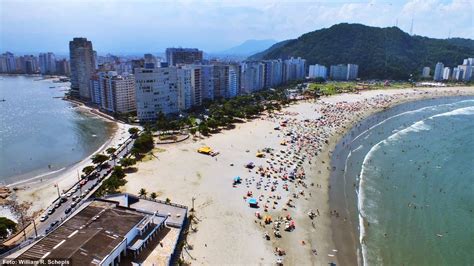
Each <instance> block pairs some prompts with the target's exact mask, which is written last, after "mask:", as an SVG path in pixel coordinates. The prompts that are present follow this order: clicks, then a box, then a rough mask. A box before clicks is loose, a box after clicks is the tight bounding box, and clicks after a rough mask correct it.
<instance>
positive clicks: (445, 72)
mask: <svg viewBox="0 0 474 266" xmlns="http://www.w3.org/2000/svg"><path fill="white" fill-rule="evenodd" d="M450 77H451V68H449V67H445V68H444V70H443V80H448V79H449V78H450Z"/></svg>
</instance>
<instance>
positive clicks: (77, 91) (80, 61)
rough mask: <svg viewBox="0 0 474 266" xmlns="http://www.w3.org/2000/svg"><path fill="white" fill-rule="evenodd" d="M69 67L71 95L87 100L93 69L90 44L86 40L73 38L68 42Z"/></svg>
mask: <svg viewBox="0 0 474 266" xmlns="http://www.w3.org/2000/svg"><path fill="white" fill-rule="evenodd" d="M69 56H70V65H71V94H72V95H73V96H74V97H79V98H82V99H84V100H89V99H90V98H91V97H90V91H89V84H90V79H91V76H92V74H93V73H94V69H95V62H94V51H93V49H92V42H90V41H88V40H87V39H86V38H74V39H73V40H72V41H70V42H69Z"/></svg>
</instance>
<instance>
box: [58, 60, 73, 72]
mask: <svg viewBox="0 0 474 266" xmlns="http://www.w3.org/2000/svg"><path fill="white" fill-rule="evenodd" d="M56 72H57V73H58V74H59V75H63V76H70V75H71V67H70V66H69V61H67V59H62V60H58V61H56Z"/></svg>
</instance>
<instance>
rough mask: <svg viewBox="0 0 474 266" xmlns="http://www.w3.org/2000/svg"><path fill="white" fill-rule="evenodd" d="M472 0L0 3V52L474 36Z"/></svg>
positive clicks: (124, 50)
mask: <svg viewBox="0 0 474 266" xmlns="http://www.w3.org/2000/svg"><path fill="white" fill-rule="evenodd" d="M473 14H474V0H409V1H398V0H393V1H377V0H372V1H362V0H361V1H356V0H355V1H347V0H346V1H342V0H340V1H339V0H334V1H329V0H326V1H318V0H315V1H298V0H295V1H290V0H282V1H277V0H221V1H218V0H199V1H198V0H175V1H171V0H134V1H132V0H82V1H79V0H63V1H60V0H0V52H5V51H12V52H15V53H38V52H48V51H51V52H55V53H59V54H61V53H63V54H68V49H69V48H68V43H69V41H70V40H71V39H72V38H73V37H86V38H88V39H89V40H91V41H92V43H93V47H94V50H96V51H97V52H98V53H99V54H106V53H116V54H134V53H136V54H139V53H145V52H151V53H157V52H162V51H164V50H165V49H166V48H167V47H197V48H200V49H202V50H204V51H205V52H218V51H222V50H226V49H228V48H230V47H233V46H236V45H238V44H240V43H242V42H244V41H245V40H248V39H274V40H277V41H282V40H286V39H292V38H297V37H299V36H300V35H302V34H304V33H306V32H310V31H314V30H318V29H322V28H327V27H330V26H332V25H334V24H338V23H342V22H348V23H361V24H365V25H369V26H377V27H391V26H395V25H398V27H399V28H400V29H402V30H404V31H406V32H410V25H411V22H412V19H413V33H414V34H416V35H422V36H428V37H434V38H447V37H448V36H451V37H463V38H470V39H474V19H473V16H474V15H473Z"/></svg>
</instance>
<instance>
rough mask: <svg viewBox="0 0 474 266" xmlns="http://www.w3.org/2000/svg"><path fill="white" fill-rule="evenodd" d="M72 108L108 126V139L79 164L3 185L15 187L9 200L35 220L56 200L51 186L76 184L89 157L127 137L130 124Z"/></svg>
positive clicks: (89, 163)
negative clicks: (24, 208) (21, 206)
mask: <svg viewBox="0 0 474 266" xmlns="http://www.w3.org/2000/svg"><path fill="white" fill-rule="evenodd" d="M73 108H75V109H77V110H78V111H79V112H81V113H82V114H83V115H87V116H93V117H96V118H99V119H102V120H104V121H106V122H107V123H110V125H109V127H110V132H109V137H108V138H107V140H106V141H105V142H104V143H103V144H102V145H101V146H100V147H99V148H98V149H97V150H95V151H93V152H92V153H91V154H89V155H87V156H86V157H84V158H83V159H82V160H80V161H77V162H75V163H72V164H70V165H68V166H65V167H63V168H62V169H60V170H56V171H53V172H46V173H42V174H39V175H36V176H34V177H31V178H28V179H26V180H21V181H18V182H15V183H13V184H7V185H6V186H7V187H9V188H12V189H13V188H16V189H15V190H16V191H14V192H13V193H12V194H11V195H10V197H9V199H11V200H13V201H14V202H16V203H17V204H23V203H26V204H27V205H29V208H28V214H29V215H30V216H33V217H35V216H36V215H37V214H38V213H41V212H42V211H43V210H45V209H46V208H47V207H48V206H49V205H50V204H51V203H52V202H53V201H54V200H55V199H56V198H57V189H56V188H55V187H54V185H56V184H57V185H58V186H59V188H60V189H61V190H66V189H69V188H70V187H71V186H72V185H74V184H75V183H76V182H77V181H78V175H79V174H81V173H82V169H83V168H84V167H86V166H87V165H91V164H92V156H93V155H95V154H97V153H102V152H104V151H105V150H106V149H107V148H109V147H115V146H117V145H118V144H120V143H121V142H122V141H123V140H125V139H127V138H128V137H129V133H128V129H129V128H130V127H132V126H131V125H128V124H125V123H122V122H120V121H114V120H111V119H108V118H106V117H104V116H101V115H98V114H95V113H94V112H92V111H91V108H89V107H87V106H84V105H77V104H75V105H74V107H73Z"/></svg>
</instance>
